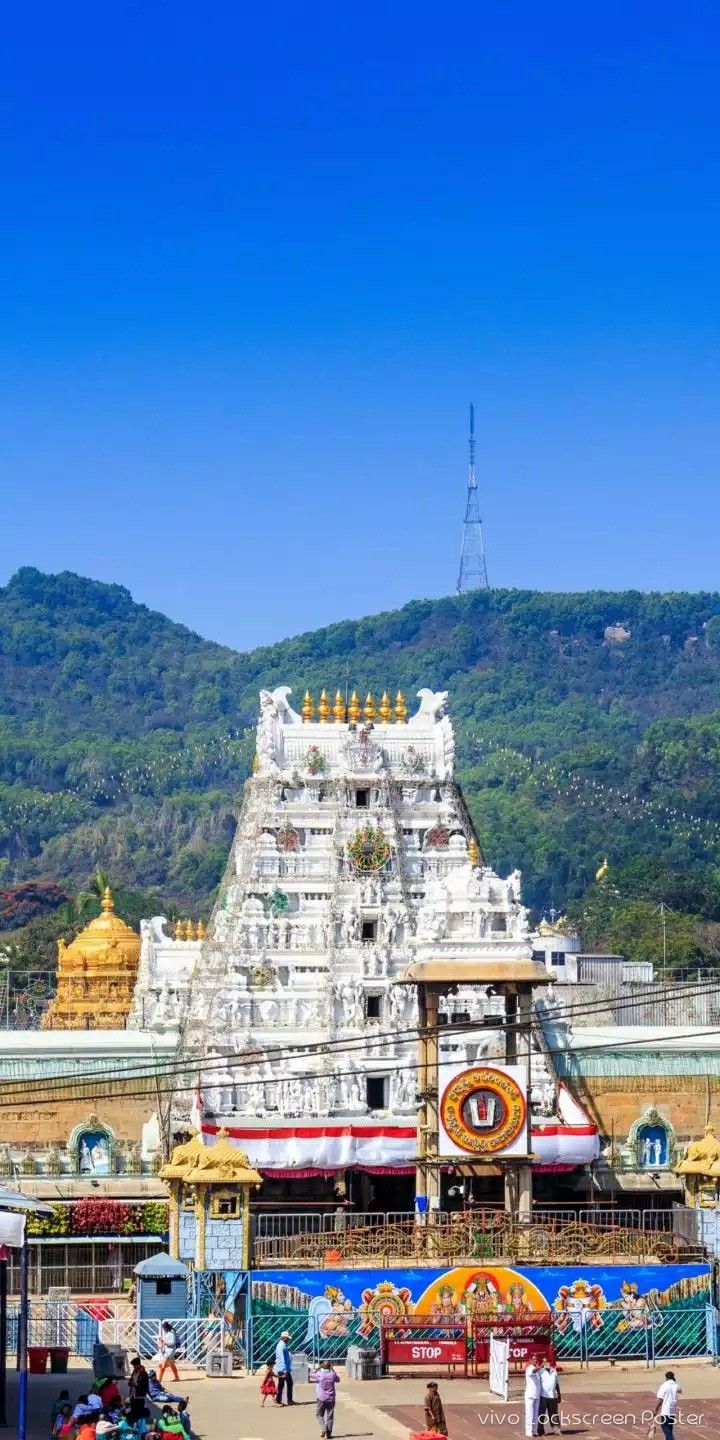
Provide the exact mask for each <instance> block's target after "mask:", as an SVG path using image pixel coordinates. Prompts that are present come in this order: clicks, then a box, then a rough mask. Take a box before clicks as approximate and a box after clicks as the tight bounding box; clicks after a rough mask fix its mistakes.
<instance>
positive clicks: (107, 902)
mask: <svg viewBox="0 0 720 1440" xmlns="http://www.w3.org/2000/svg"><path fill="white" fill-rule="evenodd" d="M101 908H102V912H103V915H110V914H112V911H113V910H114V909H115V902H114V900H113V897H112V890H111V889H110V886H109V885H106V886H105V889H104V890H103V898H102V907H101Z"/></svg>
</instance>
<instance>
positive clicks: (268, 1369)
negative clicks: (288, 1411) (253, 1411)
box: [260, 1360, 277, 1409]
mask: <svg viewBox="0 0 720 1440" xmlns="http://www.w3.org/2000/svg"><path fill="white" fill-rule="evenodd" d="M260 1394H261V1395H262V1397H263V1398H262V1401H261V1404H260V1408H261V1409H262V1406H263V1405H264V1404H265V1401H266V1400H267V1398H268V1395H269V1396H270V1399H271V1400H274V1399H275V1396H276V1395H277V1381H276V1379H275V1361H274V1360H268V1362H267V1365H266V1366H265V1374H264V1375H263V1378H262V1385H261V1386H260Z"/></svg>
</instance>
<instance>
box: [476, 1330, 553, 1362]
mask: <svg viewBox="0 0 720 1440" xmlns="http://www.w3.org/2000/svg"><path fill="white" fill-rule="evenodd" d="M506 1338H507V1339H508V1340H509V1341H510V1345H509V1353H508V1360H509V1361H510V1364H511V1365H529V1364H530V1361H531V1360H535V1361H539V1360H545V1359H547V1358H549V1359H550V1360H552V1361H554V1360H555V1350H554V1347H553V1345H552V1344H551V1342H550V1341H549V1340H533V1339H531V1338H528V1339H525V1338H524V1337H520V1336H519V1335H508V1336H507V1337H506ZM489 1356H490V1341H489V1340H477V1341H476V1342H475V1363H476V1364H477V1365H486V1364H487V1363H488V1361H489Z"/></svg>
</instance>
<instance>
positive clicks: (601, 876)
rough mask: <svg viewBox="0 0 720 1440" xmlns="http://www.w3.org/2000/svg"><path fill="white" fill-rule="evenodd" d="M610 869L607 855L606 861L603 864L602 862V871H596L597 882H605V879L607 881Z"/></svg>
mask: <svg viewBox="0 0 720 1440" xmlns="http://www.w3.org/2000/svg"><path fill="white" fill-rule="evenodd" d="M609 869H610V866H609V865H608V858H607V855H606V856H605V859H604V860H603V862H602V865H601V866H600V869H599V870H596V871H595V879H596V880H604V879H605V876H606V875H607V873H608V870H609Z"/></svg>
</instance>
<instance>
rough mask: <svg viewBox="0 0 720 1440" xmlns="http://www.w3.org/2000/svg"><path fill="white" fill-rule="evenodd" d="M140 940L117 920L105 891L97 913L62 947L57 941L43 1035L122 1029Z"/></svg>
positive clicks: (128, 927)
mask: <svg viewBox="0 0 720 1440" xmlns="http://www.w3.org/2000/svg"><path fill="white" fill-rule="evenodd" d="M139 959H140V936H139V935H137V934H136V933H135V931H134V930H131V928H130V926H129V925H126V924H125V921H124V920H121V919H120V916H119V915H116V914H115V906H114V903H113V897H112V894H111V891H110V887H109V886H106V887H105V893H104V895H103V898H102V909H101V912H100V914H99V915H98V916H97V917H96V918H95V919H94V920H91V921H90V924H89V925H86V927H85V929H84V930H81V932H80V934H79V935H76V937H75V939H74V940H73V941H72V942H71V943H70V944H69V945H67V944H66V943H65V941H64V940H58V975H57V993H56V995H55V996H54V998H53V1000H51V1002H50V1004H49V1006H48V1008H47V1010H46V1011H45V1014H44V1015H43V1017H42V1021H41V1025H42V1029H43V1030H124V1029H125V1025H126V1022H127V1018H128V1015H129V1014H130V1010H131V1007H132V1003H133V992H134V989H135V980H136V976H137V968H138V961H139Z"/></svg>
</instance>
